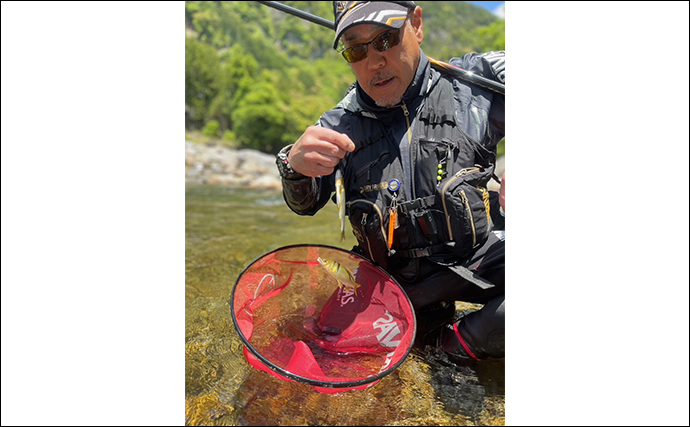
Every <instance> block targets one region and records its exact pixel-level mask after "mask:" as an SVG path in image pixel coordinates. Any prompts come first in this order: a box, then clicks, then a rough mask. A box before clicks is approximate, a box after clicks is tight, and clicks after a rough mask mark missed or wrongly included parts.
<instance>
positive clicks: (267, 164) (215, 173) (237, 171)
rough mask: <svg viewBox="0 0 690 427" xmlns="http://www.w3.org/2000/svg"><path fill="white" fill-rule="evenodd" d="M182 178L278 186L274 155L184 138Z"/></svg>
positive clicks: (257, 186) (244, 185)
mask: <svg viewBox="0 0 690 427" xmlns="http://www.w3.org/2000/svg"><path fill="white" fill-rule="evenodd" d="M185 182H187V183H188V184H209V185H223V186H228V187H242V188H253V189H271V190H280V189H282V186H281V183H280V175H278V169H277V168H276V165H275V156H273V155H271V154H266V153H262V152H259V151H256V150H249V149H242V150H235V149H232V148H227V147H221V146H209V145H203V144H195V143H193V142H191V141H185Z"/></svg>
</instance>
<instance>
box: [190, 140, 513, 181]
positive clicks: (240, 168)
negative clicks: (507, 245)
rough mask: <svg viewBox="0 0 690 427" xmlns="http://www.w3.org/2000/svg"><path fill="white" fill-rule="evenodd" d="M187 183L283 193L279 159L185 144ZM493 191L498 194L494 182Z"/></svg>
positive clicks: (501, 165)
mask: <svg viewBox="0 0 690 427" xmlns="http://www.w3.org/2000/svg"><path fill="white" fill-rule="evenodd" d="M504 170H505V156H502V157H499V158H498V161H497V162H496V175H497V176H498V177H501V176H502V175H503V171H504ZM185 182H186V183H187V184H209V185H221V186H227V187H237V188H248V189H256V190H281V189H282V187H281V183H280V175H278V169H277V168H276V164H275V156H273V155H271V154H266V153H262V152H260V151H257V150H250V149H234V148H228V147H224V146H222V145H216V144H200V143H195V142H192V141H189V140H187V141H185ZM488 188H489V190H494V191H498V189H499V185H498V183H497V182H496V181H494V180H491V181H489V184H488Z"/></svg>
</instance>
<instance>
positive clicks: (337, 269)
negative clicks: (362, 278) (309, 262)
mask: <svg viewBox="0 0 690 427" xmlns="http://www.w3.org/2000/svg"><path fill="white" fill-rule="evenodd" d="M316 260H317V261H318V262H319V264H321V265H322V266H323V267H324V268H325V269H326V271H328V272H329V273H330V274H331V276H333V277H334V278H335V280H337V281H338V287H339V288H341V289H342V288H343V287H344V288H345V290H349V289H352V290H354V291H355V295H357V289H358V288H359V287H360V285H359V284H358V283H357V282H355V276H354V275H353V274H352V272H351V271H350V270H348V269H347V267H345V266H343V265H341V264H340V263H339V262H338V261H331V260H327V259H325V258H321V257H318V258H317V259H316Z"/></svg>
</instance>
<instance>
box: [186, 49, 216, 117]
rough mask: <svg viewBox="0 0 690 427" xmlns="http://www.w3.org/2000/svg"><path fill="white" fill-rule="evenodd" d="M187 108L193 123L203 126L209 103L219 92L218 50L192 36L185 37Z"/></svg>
mask: <svg viewBox="0 0 690 427" xmlns="http://www.w3.org/2000/svg"><path fill="white" fill-rule="evenodd" d="M184 51H185V69H184V70H185V79H184V82H185V107H186V108H185V109H186V110H187V112H188V113H189V116H190V119H191V121H192V123H193V124H194V125H195V126H196V127H201V126H203V125H204V122H205V121H206V114H207V110H208V107H209V104H210V102H211V100H213V98H215V96H216V94H217V93H218V89H217V86H218V81H217V79H218V72H219V68H220V63H219V61H218V56H217V54H216V50H215V49H214V48H213V47H211V46H208V45H206V44H204V43H200V42H197V41H196V40H195V39H194V38H192V37H187V38H185V49H184Z"/></svg>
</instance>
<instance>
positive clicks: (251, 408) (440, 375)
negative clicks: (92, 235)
mask: <svg viewBox="0 0 690 427" xmlns="http://www.w3.org/2000/svg"><path fill="white" fill-rule="evenodd" d="M185 243H186V245H185V285H186V289H185V301H186V304H185V424H186V425H504V424H505V379H504V378H505V377H504V360H503V359H499V360H489V361H483V362H479V363H474V364H469V365H467V366H456V365H454V364H452V363H450V362H449V361H448V360H447V359H445V358H444V357H443V356H442V355H438V354H436V353H435V352H433V351H431V350H430V349H428V348H427V349H414V350H413V351H412V352H411V353H410V355H409V356H408V357H407V359H406V360H405V362H403V364H402V365H401V366H400V367H399V368H398V369H397V370H396V371H394V372H393V373H392V374H390V375H388V376H386V377H384V378H383V379H382V380H381V381H380V382H379V383H377V384H375V385H374V386H372V387H370V388H368V389H365V390H354V391H347V392H342V393H338V394H321V393H318V392H317V391H315V390H314V389H313V388H311V387H310V386H308V385H305V384H299V383H293V382H287V381H281V380H279V379H277V378H274V377H272V376H270V375H268V374H267V373H264V372H262V371H259V370H256V369H254V368H252V367H251V366H250V365H249V364H248V363H247V362H246V361H245V359H244V356H243V354H242V348H243V347H242V342H241V341H240V339H239V337H238V335H237V332H236V331H235V328H234V326H233V323H232V318H231V313H230V307H229V304H228V302H229V298H230V295H231V291H232V287H233V285H234V284H235V281H236V280H237V278H238V276H239V274H240V272H241V271H242V269H244V267H246V266H247V265H248V264H250V263H251V262H252V261H253V260H255V259H256V258H258V257H260V256H261V255H263V254H264V253H266V252H269V251H271V250H274V249H276V248H278V247H282V246H288V245H293V244H299V243H310V244H324V245H330V246H335V247H340V248H344V249H351V248H352V246H353V245H354V244H355V238H354V236H353V235H352V232H351V231H350V228H349V225H348V228H347V229H346V240H345V241H344V242H340V233H339V228H338V219H337V212H336V208H335V204H333V203H329V204H328V205H327V206H326V207H325V208H324V209H322V210H321V211H320V212H319V213H317V214H316V215H315V216H313V217H302V216H299V215H296V214H294V213H293V212H292V211H290V209H289V208H288V207H287V206H286V205H285V203H284V202H283V198H282V195H281V194H280V193H279V192H274V191H255V190H253V191H249V190H240V189H230V188H224V187H213V186H188V187H187V188H186V223H185ZM457 308H458V310H459V314H460V313H462V312H463V311H465V312H466V311H471V310H473V309H476V308H477V306H472V305H468V304H463V305H460V304H458V306H457Z"/></svg>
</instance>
